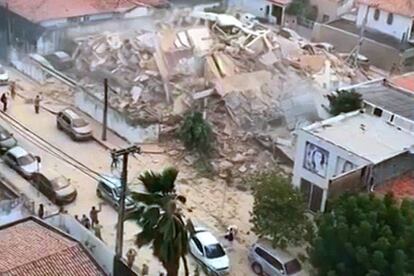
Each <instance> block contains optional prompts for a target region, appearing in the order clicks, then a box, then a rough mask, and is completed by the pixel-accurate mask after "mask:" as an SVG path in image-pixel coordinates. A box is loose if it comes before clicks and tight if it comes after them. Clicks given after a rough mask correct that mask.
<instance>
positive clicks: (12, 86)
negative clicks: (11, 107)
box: [10, 81, 16, 100]
mask: <svg viewBox="0 0 414 276" xmlns="http://www.w3.org/2000/svg"><path fill="white" fill-rule="evenodd" d="M10 96H11V98H12V100H14V99H15V98H16V83H15V82H14V81H13V82H12V83H11V84H10Z"/></svg>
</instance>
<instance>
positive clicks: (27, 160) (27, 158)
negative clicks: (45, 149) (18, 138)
mask: <svg viewBox="0 0 414 276" xmlns="http://www.w3.org/2000/svg"><path fill="white" fill-rule="evenodd" d="M34 162H35V159H34V158H33V156H31V155H30V154H28V155H24V156H21V157H19V158H17V163H18V164H19V165H20V166H27V165H29V164H32V163H34Z"/></svg>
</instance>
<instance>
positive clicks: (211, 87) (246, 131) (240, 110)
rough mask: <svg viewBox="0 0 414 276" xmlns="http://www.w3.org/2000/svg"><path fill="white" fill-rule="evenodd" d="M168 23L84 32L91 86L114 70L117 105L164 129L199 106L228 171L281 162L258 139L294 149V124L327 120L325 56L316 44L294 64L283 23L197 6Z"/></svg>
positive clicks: (86, 77) (78, 55)
mask: <svg viewBox="0 0 414 276" xmlns="http://www.w3.org/2000/svg"><path fill="white" fill-rule="evenodd" d="M165 22H169V23H165ZM159 26H160V28H159V30H158V31H157V32H134V33H132V34H131V33H127V34H123V33H110V34H109V33H106V34H100V35H96V36H92V37H88V38H86V39H80V40H78V41H77V42H78V45H79V46H78V47H77V49H76V51H75V52H74V54H73V57H74V64H75V68H76V69H77V71H78V76H82V77H81V78H82V84H83V85H82V86H83V87H84V88H85V89H87V90H88V91H89V92H91V93H93V94H95V95H96V96H97V97H99V98H102V97H103V93H102V92H103V87H102V85H101V84H99V83H102V80H103V79H104V78H108V79H109V83H110V87H111V93H110V94H109V95H110V97H109V98H110V100H109V102H110V105H111V106H112V107H113V108H115V109H118V110H119V111H120V112H121V113H122V114H125V115H126V116H127V117H130V118H132V119H133V120H134V121H138V122H141V123H142V124H148V123H151V122H162V129H161V134H163V135H169V134H171V133H172V132H173V131H174V130H176V129H177V128H178V126H179V124H178V122H179V121H180V120H179V118H181V117H182V116H183V115H184V114H185V113H186V112H187V111H189V110H193V109H199V110H200V111H202V112H203V113H204V116H205V117H206V118H207V119H208V120H209V121H210V122H211V123H212V124H213V125H214V127H213V129H214V130H215V134H216V136H217V144H218V148H217V152H218V153H219V154H218V158H217V159H215V160H213V162H212V164H213V167H216V168H220V170H219V171H222V169H223V168H229V167H231V168H232V169H233V170H234V172H233V174H234V175H240V173H249V172H254V171H256V169H257V168H256V166H257V165H255V164H257V163H258V160H257V159H258V158H259V159H263V164H264V163H269V162H273V161H272V158H271V157H269V156H268V155H267V153H266V156H259V157H258V155H257V153H258V152H259V151H260V150H259V148H257V147H256V148H255V146H254V145H253V144H252V142H253V141H259V142H260V143H261V144H262V145H265V146H266V147H268V148H269V149H272V151H273V153H274V152H275V151H274V150H273V149H275V147H277V148H279V149H283V156H285V155H286V156H287V157H288V159H289V158H290V159H292V158H293V148H292V143H291V142H290V140H291V139H292V135H291V131H293V130H295V129H296V128H297V127H298V126H301V125H304V124H309V123H311V122H313V121H315V120H318V119H319V113H320V112H319V110H318V108H319V107H320V103H319V102H320V101H322V100H321V98H322V97H323V94H324V92H323V91H322V88H321V87H319V86H318V85H317V84H316V83H318V82H316V83H315V81H314V80H317V75H318V73H319V72H321V71H322V69H323V68H326V67H327V66H328V64H327V63H326V62H325V59H324V61H323V62H321V61H320V60H319V59H317V60H316V62H313V60H314V59H316V56H315V53H314V54H313V57H311V58H307V57H301V58H300V60H296V61H294V60H290V63H286V62H285V61H286V60H285V58H284V57H283V56H282V51H281V47H280V44H279V42H278V36H277V35H276V33H275V31H274V30H273V29H271V28H269V27H266V26H264V25H262V24H260V23H259V22H257V21H254V20H251V19H249V18H244V17H243V16H241V17H238V18H237V17H235V16H232V15H228V14H215V13H207V12H198V11H195V12H187V13H186V14H179V15H174V20H170V21H169V20H166V21H164V22H163V23H162V24H159ZM304 51H305V50H304ZM308 59H311V61H312V62H310V63H311V65H309V66H308V65H306V64H305V65H303V64H302V63H304V62H305V63H307V62H308ZM328 60H330V61H331V60H333V57H331V56H329V59H328ZM314 63H317V64H316V65H314ZM338 63H339V61H338ZM298 64H299V65H298ZM335 64H336V63H335ZM331 65H332V63H331V64H329V66H331ZM291 66H294V67H295V68H299V69H300V70H294V69H292V67H291ZM335 66H336V65H335ZM316 67H317V68H316ZM337 67H338V68H339V67H340V65H337ZM303 68H311V70H314V71H312V72H314V73H313V75H315V77H313V79H312V78H309V73H307V70H308V69H306V70H302V69H303ZM315 72H316V73H315ZM324 76H325V75H324ZM322 79H323V80H324V78H322ZM97 80H98V84H97ZM321 86H323V85H321ZM177 118H178V119H177ZM279 153H280V152H279ZM171 155H176V153H175V152H174V151H173V153H172V154H171ZM187 159H189V158H187ZM253 161H254V162H253ZM190 163H192V162H190ZM259 164H260V163H259ZM260 166H262V164H260Z"/></svg>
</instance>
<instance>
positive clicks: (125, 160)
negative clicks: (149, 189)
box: [111, 146, 141, 260]
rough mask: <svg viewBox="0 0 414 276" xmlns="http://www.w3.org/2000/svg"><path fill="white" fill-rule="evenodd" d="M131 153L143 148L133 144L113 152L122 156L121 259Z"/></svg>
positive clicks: (117, 247)
mask: <svg viewBox="0 0 414 276" xmlns="http://www.w3.org/2000/svg"><path fill="white" fill-rule="evenodd" d="M130 153H138V154H140V153H141V148H140V147H137V146H131V147H128V148H126V149H120V150H117V151H113V152H111V155H112V158H118V157H119V156H122V177H121V183H122V188H121V195H120V197H119V206H118V224H117V229H116V244H115V257H116V258H117V259H118V260H120V259H121V258H122V246H123V236H124V215H125V195H126V187H127V182H128V156H129V154H130Z"/></svg>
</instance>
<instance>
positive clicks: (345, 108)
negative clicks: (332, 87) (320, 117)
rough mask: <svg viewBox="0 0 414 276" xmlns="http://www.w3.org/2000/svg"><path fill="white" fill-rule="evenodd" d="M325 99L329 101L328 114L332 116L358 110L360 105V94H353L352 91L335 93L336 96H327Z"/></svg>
mask: <svg viewBox="0 0 414 276" xmlns="http://www.w3.org/2000/svg"><path fill="white" fill-rule="evenodd" d="M327 98H328V100H329V107H330V110H329V112H330V113H331V114H332V115H334V116H336V115H339V114H341V113H346V112H350V111H354V110H358V109H360V108H361V105H362V96H361V94H359V93H357V92H355V91H354V90H351V91H347V90H341V91H336V95H327Z"/></svg>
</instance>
